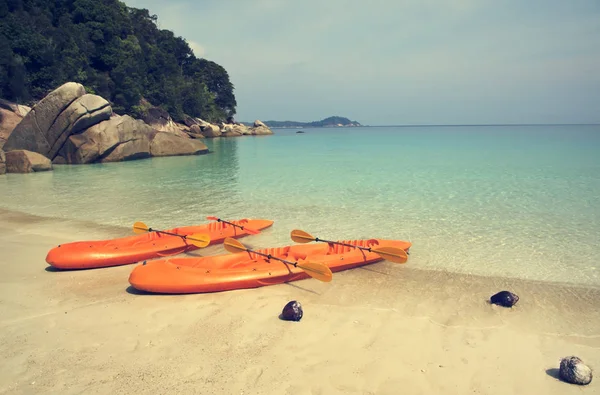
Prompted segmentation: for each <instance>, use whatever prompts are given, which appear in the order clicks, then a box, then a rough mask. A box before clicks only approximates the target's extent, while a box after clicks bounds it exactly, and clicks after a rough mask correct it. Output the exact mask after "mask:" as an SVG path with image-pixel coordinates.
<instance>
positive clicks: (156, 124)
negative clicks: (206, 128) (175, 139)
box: [142, 107, 189, 138]
mask: <svg viewBox="0 0 600 395" xmlns="http://www.w3.org/2000/svg"><path fill="white" fill-rule="evenodd" d="M142 119H143V121H144V122H146V124H148V125H149V126H151V127H152V129H155V130H158V131H159V132H168V133H172V134H175V135H177V136H179V137H182V138H189V136H188V135H187V134H186V133H185V131H184V128H183V127H184V125H178V124H177V123H175V122H173V119H172V118H171V116H170V115H169V113H168V112H167V111H166V110H163V109H162V108H160V107H150V108H149V109H147V110H146V111H144V114H143V115H142Z"/></svg>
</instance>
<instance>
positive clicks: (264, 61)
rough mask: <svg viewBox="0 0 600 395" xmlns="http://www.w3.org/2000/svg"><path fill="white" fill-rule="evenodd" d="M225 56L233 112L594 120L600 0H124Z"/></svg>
mask: <svg viewBox="0 0 600 395" xmlns="http://www.w3.org/2000/svg"><path fill="white" fill-rule="evenodd" d="M124 2H125V3H126V4H127V5H128V6H130V7H135V8H146V9H148V10H149V11H150V14H155V15H157V16H158V25H159V28H161V29H168V30H171V31H173V32H174V33H175V34H176V35H177V36H181V37H183V38H184V39H186V41H187V42H188V44H189V45H190V47H191V48H192V49H193V51H194V53H195V55H196V56H197V57H202V58H205V59H208V60H211V61H214V62H216V63H218V64H220V65H221V66H223V67H224V68H225V69H226V70H227V72H228V73H229V77H230V79H231V81H232V83H233V85H234V87H235V91H234V93H235V96H236V100H237V103H238V106H237V114H236V116H235V118H236V120H238V121H253V120H255V119H260V120H263V121H265V120H280V121H283V120H294V121H314V120H320V119H323V118H326V117H328V116H332V115H337V116H343V117H347V118H350V119H351V120H353V121H358V122H360V123H361V124H363V125H422V124H425V125H441V124H514V123H516V124H522V123H600V1H599V0H573V1H565V0H526V1H525V0H502V1H498V0H495V1H492V0H435V1H433V0H371V1H364V0H302V1H295V0H168V1H165V0H124Z"/></svg>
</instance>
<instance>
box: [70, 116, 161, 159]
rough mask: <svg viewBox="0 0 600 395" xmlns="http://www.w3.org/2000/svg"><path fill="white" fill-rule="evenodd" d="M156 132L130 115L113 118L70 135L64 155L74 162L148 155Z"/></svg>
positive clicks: (137, 157) (140, 157) (138, 157)
mask: <svg viewBox="0 0 600 395" xmlns="http://www.w3.org/2000/svg"><path fill="white" fill-rule="evenodd" d="M156 133H158V132H157V131H155V130H154V129H152V128H151V127H150V126H149V125H147V124H146V123H145V122H143V121H141V120H137V119H134V118H132V117H130V116H129V115H124V116H122V117H113V118H111V119H109V120H106V121H102V122H100V123H98V124H96V125H94V126H92V127H90V128H88V129H87V130H85V131H84V132H82V133H80V134H75V135H72V136H70V137H69V138H68V139H67V141H66V143H65V145H64V146H63V149H62V150H61V152H60V155H61V156H62V157H64V158H65V159H66V161H67V163H72V164H85V163H93V162H117V161H124V160H132V159H142V158H148V157H150V156H151V153H150V142H151V140H152V138H153V137H154V135H155V134H156Z"/></svg>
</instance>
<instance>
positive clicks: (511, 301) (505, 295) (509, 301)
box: [490, 291, 519, 307]
mask: <svg viewBox="0 0 600 395" xmlns="http://www.w3.org/2000/svg"><path fill="white" fill-rule="evenodd" d="M518 301H519V297H518V296H517V295H515V294H514V293H512V292H509V291H500V292H498V293H497V294H495V295H492V297H491V298H490V302H491V303H492V304H497V305H499V306H504V307H513V306H514V305H515V304H517V302H518Z"/></svg>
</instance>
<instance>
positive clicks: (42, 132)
mask: <svg viewBox="0 0 600 395" xmlns="http://www.w3.org/2000/svg"><path fill="white" fill-rule="evenodd" d="M84 94H85V89H84V88H83V85H81V84H78V83H75V82H67V83H66V84H63V85H61V86H60V87H58V88H57V89H55V90H54V91H52V92H50V94H48V95H47V96H46V97H44V98H43V99H42V100H40V101H39V102H38V103H37V104H36V105H35V106H33V108H32V109H31V111H29V113H27V115H26V116H25V117H24V118H23V120H22V121H21V122H20V123H19V124H18V125H17V126H16V127H15V129H14V130H13V131H12V133H11V134H10V136H9V137H8V139H7V140H6V143H5V144H4V150H5V151H10V150H27V151H32V152H37V153H39V154H42V155H44V156H48V155H49V154H50V152H51V149H52V147H53V146H54V145H55V143H56V138H53V139H51V138H49V137H48V131H49V130H50V128H51V127H52V125H53V124H54V122H55V121H56V120H57V118H58V117H59V115H60V114H61V113H62V112H63V111H64V110H65V109H66V108H67V107H69V105H71V103H73V102H74V101H75V99H77V98H79V97H81V96H83V95H84ZM53 135H55V136H56V135H60V133H56V132H54V133H53Z"/></svg>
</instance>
